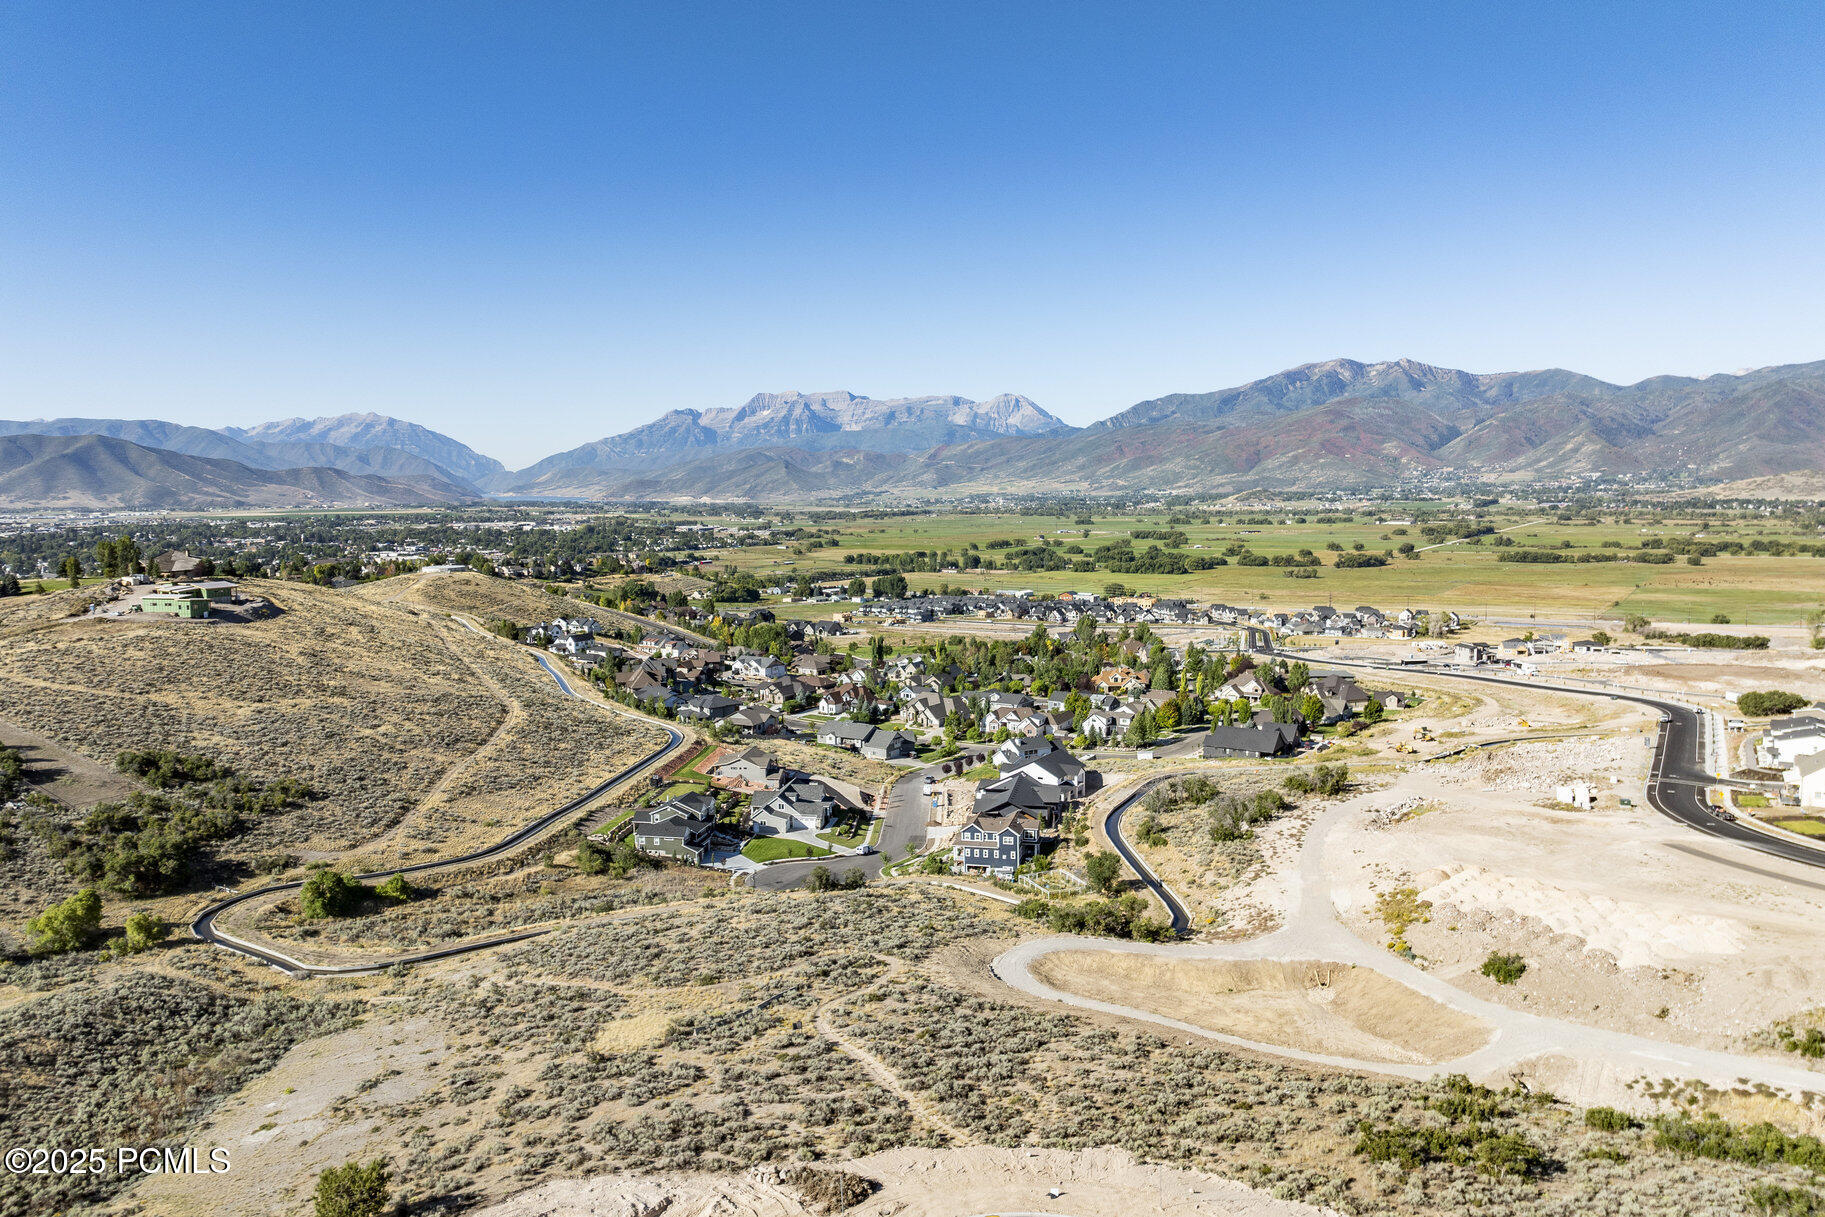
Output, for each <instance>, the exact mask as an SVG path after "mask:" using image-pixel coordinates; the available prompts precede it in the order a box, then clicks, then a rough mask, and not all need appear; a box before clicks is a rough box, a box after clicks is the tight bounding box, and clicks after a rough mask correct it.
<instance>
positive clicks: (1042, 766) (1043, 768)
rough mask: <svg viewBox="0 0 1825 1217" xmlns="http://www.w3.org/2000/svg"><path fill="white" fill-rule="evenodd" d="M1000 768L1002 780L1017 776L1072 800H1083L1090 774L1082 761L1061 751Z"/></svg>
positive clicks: (1057, 750)
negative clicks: (1060, 793)
mask: <svg viewBox="0 0 1825 1217" xmlns="http://www.w3.org/2000/svg"><path fill="white" fill-rule="evenodd" d="M1000 768H1001V776H1002V777H1004V778H1009V777H1014V776H1015V775H1019V776H1021V777H1024V778H1026V779H1027V780H1029V781H1031V782H1032V783H1034V784H1035V785H1037V786H1041V787H1051V788H1053V789H1056V790H1059V791H1062V792H1064V793H1065V795H1066V797H1068V798H1072V799H1081V798H1083V796H1084V790H1085V787H1086V785H1087V784H1088V781H1089V772H1090V771H1089V770H1088V769H1086V768H1085V767H1084V763H1083V762H1082V761H1080V760H1078V759H1077V758H1076V757H1074V756H1072V755H1071V754H1070V753H1069V752H1066V751H1064V750H1062V749H1056V750H1054V751H1051V752H1048V753H1046V754H1045V755H1044V756H1036V757H1033V758H1032V759H1031V760H1023V761H1018V762H1016V763H1015V764H1012V765H1002V766H1001V767H1000Z"/></svg>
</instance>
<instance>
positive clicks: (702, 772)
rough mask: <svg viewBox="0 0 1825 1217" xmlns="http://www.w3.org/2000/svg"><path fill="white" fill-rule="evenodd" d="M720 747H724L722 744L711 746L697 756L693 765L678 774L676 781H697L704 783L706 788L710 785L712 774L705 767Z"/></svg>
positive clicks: (692, 761) (687, 766)
mask: <svg viewBox="0 0 1825 1217" xmlns="http://www.w3.org/2000/svg"><path fill="white" fill-rule="evenodd" d="M720 747H722V745H721V744H711V745H710V746H709V747H707V748H705V749H704V750H703V751H702V752H699V753H698V754H697V755H696V756H694V757H692V758H691V763H690V764H688V765H686V766H685V767H684V768H683V769H680V770H679V771H678V772H677V774H676V775H675V777H676V779H677V780H678V781H681V782H691V781H696V782H702V783H703V784H704V785H706V786H707V785H709V783H710V774H709V771H708V770H707V769H705V768H704V766H705V765H707V764H708V763H709V760H710V757H711V756H712V755H714V754H715V752H716V750H717V749H718V748H720Z"/></svg>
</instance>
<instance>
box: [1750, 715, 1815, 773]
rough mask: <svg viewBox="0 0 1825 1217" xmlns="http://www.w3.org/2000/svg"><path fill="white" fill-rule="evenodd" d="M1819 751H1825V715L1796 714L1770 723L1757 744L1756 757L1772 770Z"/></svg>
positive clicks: (1789, 764) (1786, 766)
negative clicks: (1823, 716)
mask: <svg viewBox="0 0 1825 1217" xmlns="http://www.w3.org/2000/svg"><path fill="white" fill-rule="evenodd" d="M1820 752H1825V718H1822V717H1820V716H1818V715H1816V714H1794V715H1790V716H1788V717H1786V718H1777V719H1775V720H1774V721H1772V722H1770V723H1769V724H1768V729H1767V730H1766V731H1764V732H1763V733H1762V738H1761V740H1760V742H1759V743H1757V744H1756V746H1755V759H1756V762H1757V763H1758V764H1760V765H1762V766H1764V767H1766V768H1769V769H1786V768H1789V767H1790V766H1792V765H1793V764H1794V762H1796V761H1798V760H1799V759H1800V758H1801V757H1803V756H1812V755H1815V754H1817V753H1820Z"/></svg>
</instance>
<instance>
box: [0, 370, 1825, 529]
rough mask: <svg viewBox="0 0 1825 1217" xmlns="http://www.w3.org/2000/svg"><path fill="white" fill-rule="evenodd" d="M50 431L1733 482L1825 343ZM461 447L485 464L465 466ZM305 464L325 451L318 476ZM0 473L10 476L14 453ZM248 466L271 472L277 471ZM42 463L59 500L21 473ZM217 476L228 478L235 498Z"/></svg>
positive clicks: (652, 487)
mask: <svg viewBox="0 0 1825 1217" xmlns="http://www.w3.org/2000/svg"><path fill="white" fill-rule="evenodd" d="M43 432H51V433H55V434H61V435H65V436H79V435H106V436H108V437H110V438H114V439H117V440H121V441H124V442H127V443H130V444H134V445H138V446H140V447H142V448H144V449H147V450H161V451H165V452H170V453H177V454H183V455H186V456H189V457H192V458H199V459H207V460H215V461H233V462H235V463H236V465H237V467H239V468H241V469H242V470H243V475H245V474H251V473H253V472H254V471H257V470H265V471H267V472H285V473H286V474H287V477H288V478H289V481H287V480H286V479H284V478H282V479H278V480H279V481H281V482H284V483H285V484H287V485H291V486H293V487H298V486H302V485H304V484H305V483H307V482H309V481H311V479H312V478H315V479H316V481H317V484H318V485H319V486H321V487H325V488H328V487H336V488H339V490H338V492H339V493H340V492H346V493H348V494H350V495H352V496H354V499H353V501H372V500H373V499H374V498H375V496H376V495H377V494H378V495H379V496H380V497H383V498H384V497H386V496H389V495H391V496H400V495H409V494H412V493H415V492H416V493H423V494H427V495H431V496H448V495H454V496H457V497H461V496H463V495H465V494H468V493H470V492H471V491H472V490H473V488H474V486H476V485H479V486H481V487H483V488H484V489H486V490H488V491H489V492H492V493H498V494H508V495H525V496H532V497H547V498H698V497H709V498H757V499H766V498H793V499H803V498H820V497H833V496H840V495H849V494H858V493H869V492H882V493H887V492H900V493H920V492H923V493H931V494H948V493H976V492H995V491H1010V490H1012V491H1038V492H1046V491H1058V492H1069V493H1101V492H1122V491H1157V492H1172V493H1187V492H1200V493H1201V492H1211V493H1226V492H1233V491H1238V490H1249V489H1273V488H1288V489H1291V488H1319V487H1338V488H1360V487H1368V486H1377V485H1388V484H1391V483H1394V482H1398V481H1401V480H1404V479H1408V478H1411V477H1414V476H1417V475H1426V474H1436V475H1438V476H1445V477H1448V476H1461V477H1467V478H1478V479H1488V480H1492V481H1504V480H1506V481H1513V482H1517V483H1519V482H1526V481H1537V480H1548V479H1555V478H1564V477H1574V476H1587V475H1597V474H1648V475H1676V476H1685V477H1693V478H1697V479H1702V480H1707V481H1731V480H1741V479H1750V478H1758V477H1769V476H1778V475H1783V474H1789V473H1799V472H1805V471H1810V470H1820V469H1825V361H1821V362H1816V363H1808V364H1791V365H1783V366H1776V367H1768V368H1758V369H1753V370H1749V371H1744V372H1739V373H1734V374H1719V375H1715V376H1709V377H1704V378H1692V377H1680V376H1656V377H1651V378H1649V379H1647V380H1643V381H1640V382H1638V383H1636V384H1633V385H1615V384H1610V383H1608V382H1606V381H1602V380H1598V379H1596V378H1595V377H1590V376H1585V375H1582V374H1580V373H1577V372H1570V371H1566V370H1564V369H1556V368H1555V369H1545V370H1541V371H1532V372H1503V373H1488V374H1481V373H1471V372H1464V371H1460V370H1458V369H1453V368H1441V367H1435V366H1433V365H1430V364H1423V363H1419V362H1417V361H1414V360H1395V361H1390V362H1385V363H1360V362H1357V361H1355V360H1348V359H1334V360H1328V361H1325V362H1322V363H1313V364H1306V365H1303V366H1301V367H1298V368H1293V369H1289V370H1287V371H1285V372H1281V373H1277V374H1276V375H1274V376H1269V377H1264V378H1262V379H1260V380H1257V381H1252V382H1250V383H1249V384H1246V385H1240V386H1236V387H1234V388H1230V389H1221V390H1216V391H1214V392H1209V393H1181V394H1172V395H1169V396H1165V397H1159V398H1154V399H1152V400H1149V401H1145V402H1140V403H1138V404H1136V405H1134V406H1131V407H1129V408H1127V409H1125V410H1123V411H1121V412H1119V413H1117V414H1115V415H1113V416H1111V417H1110V418H1108V419H1105V420H1103V421H1102V422H1099V423H1096V424H1094V425H1092V426H1089V427H1085V428H1082V429H1078V428H1073V427H1069V426H1067V425H1065V424H1064V423H1062V422H1060V421H1059V420H1058V419H1056V418H1054V417H1053V416H1052V415H1050V414H1048V413H1046V412H1045V411H1044V410H1042V409H1040V408H1039V407H1038V406H1036V405H1034V404H1033V403H1032V402H1031V401H1029V400H1028V399H1026V398H1024V397H1019V396H1016V395H1012V394H1007V395H1003V396H1001V397H996V398H992V399H990V400H989V401H986V402H973V401H970V400H969V399H967V398H963V397H956V396H928V397H911V398H892V399H880V400H877V399H872V398H867V397H861V396H858V395H857V394H854V393H849V392H844V391H837V392H828V393H796V392H794V393H760V394H756V395H755V396H754V397H752V398H750V399H749V400H748V401H746V402H744V403H743V404H742V405H741V406H738V407H727V408H719V409H714V410H702V411H699V410H674V411H671V412H669V413H667V414H664V415H662V416H661V417H659V418H658V419H655V420H654V421H653V422H650V423H647V424H645V425H644V426H642V427H637V428H635V429H633V430H631V431H628V432H625V433H623V434H621V435H617V436H611V437H608V438H606V439H602V440H597V441H595V442H594V443H590V444H585V445H582V446H580V447H578V448H573V449H570V450H569V451H567V452H561V453H558V454H556V455H555V456H551V457H547V458H545V459H544V460H542V461H539V462H537V463H536V464H534V465H532V466H529V467H528V468H526V469H524V470H521V471H519V472H518V473H510V472H508V471H506V470H505V468H504V467H503V466H501V464H500V463H499V462H498V461H494V460H492V459H490V458H487V457H483V456H481V455H479V454H477V453H475V452H473V451H472V450H470V449H469V448H467V447H466V446H464V445H462V444H460V443H458V442H457V441H456V440H453V439H450V438H449V437H447V436H443V435H439V434H438V433H437V432H434V431H430V430H428V429H427V428H424V427H421V426H419V425H417V424H414V423H406V422H402V421H400V420H397V419H390V418H386V417H384V416H380V415H374V414H365V415H343V416H340V417H337V418H327V419H315V420H301V419H288V420H283V421H280V422H274V423H266V424H263V425H260V426H256V427H249V428H223V429H221V430H208V429H204V428H198V427H184V426H180V425H178V424H174V423H168V422H160V421H157V420H119V419H52V420H37V421H35V422H29V423H0V435H6V434H15V435H23V434H38V433H43ZM401 445H410V449H411V450H408V449H407V448H406V447H402V446H401ZM465 454H466V455H465ZM137 460H138V463H139V465H140V466H142V467H145V468H150V466H146V463H145V461H144V458H137ZM445 462H449V463H448V464H445ZM451 465H460V466H462V467H463V468H465V469H470V470H477V471H480V472H478V473H477V475H476V476H475V477H474V478H473V479H470V480H467V481H465V479H464V478H463V477H462V476H460V475H459V474H458V473H457V472H456V471H455V470H453V469H452V468H451ZM307 467H319V468H315V470H314V473H313V474H312V475H311V477H310V478H307V477H305V476H304V473H303V472H302V470H303V469H305V468H307ZM0 471H6V472H8V473H9V474H10V473H11V472H12V470H11V466H10V464H7V465H0ZM332 473H335V474H340V475H342V477H343V478H344V479H346V478H362V477H370V478H371V477H379V478H382V479H385V480H387V481H390V482H392V483H395V485H393V487H392V488H391V489H379V488H376V487H373V486H369V485H365V484H362V483H359V482H352V481H347V480H337V479H334V478H329V477H328V476H327V475H329V474H332ZM180 474H181V471H180ZM180 474H174V476H180ZM127 476H129V478H131V477H133V476H136V475H133V474H132V473H130V472H129V473H128V474H127ZM33 477H34V478H36V479H37V480H36V481H35V482H34V481H31V480H30V479H20V480H14V481H13V482H12V483H10V485H11V486H12V487H13V491H8V492H7V493H6V494H5V495H4V496H3V497H4V499H5V500H6V501H9V502H14V503H20V502H30V503H45V502H62V501H66V499H68V498H69V496H70V495H73V496H74V497H75V498H76V499H81V498H83V497H85V496H88V497H94V496H96V495H99V494H103V493H105V489H106V488H105V487H102V486H99V485H97V484H95V483H94V482H93V480H92V479H89V480H84V478H83V476H81V475H80V471H78V472H74V473H72V477H73V479H74V480H73V482H72V485H71V486H69V487H62V488H60V487H59V486H58V485H57V484H56V482H55V479H54V478H49V477H48V476H47V475H46V473H45V471H44V470H42V469H41V470H39V471H38V472H37V473H35V474H34V475H33ZM205 480H206V479H205ZM242 480H244V481H246V482H247V484H248V485H249V486H250V487H253V488H254V489H255V490H258V491H259V493H262V494H269V493H271V492H270V488H267V489H262V488H261V486H262V485H263V483H262V481H261V479H259V478H251V479H249V478H246V477H245V476H243V477H242ZM268 481H271V479H268ZM233 482H234V479H233V478H229V479H227V481H226V482H221V483H219V485H229V484H233ZM28 484H31V485H35V486H37V487H38V490H37V491H36V493H38V494H40V495H42V496H43V497H39V498H20V497H19V494H18V493H15V492H14V491H18V490H22V489H23V488H24V487H25V486H26V485H28ZM219 485H218V489H216V490H211V491H210V492H209V495H211V496H217V497H219ZM414 488H417V489H416V491H415V490H414ZM66 492H67V493H66ZM325 492H326V493H327V490H326V491H325ZM142 497H144V495H143V494H142ZM206 497H208V496H206ZM71 501H73V500H71ZM208 501H209V504H210V505H214V504H215V503H216V501H217V498H216V497H209V498H208ZM398 501H403V500H398ZM420 501H426V500H420ZM429 501H443V500H441V499H435V498H433V499H432V500H429Z"/></svg>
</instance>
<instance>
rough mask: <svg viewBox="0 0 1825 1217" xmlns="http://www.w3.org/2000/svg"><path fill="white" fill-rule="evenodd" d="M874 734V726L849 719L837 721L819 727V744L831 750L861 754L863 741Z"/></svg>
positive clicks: (820, 724)
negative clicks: (846, 750) (840, 749)
mask: <svg viewBox="0 0 1825 1217" xmlns="http://www.w3.org/2000/svg"><path fill="white" fill-rule="evenodd" d="M872 734H874V726H873V724H870V723H857V722H850V721H849V720H847V719H837V720H835V721H833V722H828V723H819V724H818V725H817V742H818V743H820V744H825V745H827V746H829V747H831V748H847V749H849V750H850V751H851V752H860V751H861V750H862V741H863V740H865V739H867V738H868V737H869V736H870V735H872Z"/></svg>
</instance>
